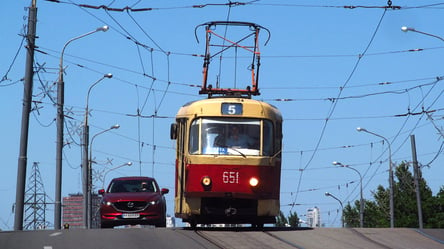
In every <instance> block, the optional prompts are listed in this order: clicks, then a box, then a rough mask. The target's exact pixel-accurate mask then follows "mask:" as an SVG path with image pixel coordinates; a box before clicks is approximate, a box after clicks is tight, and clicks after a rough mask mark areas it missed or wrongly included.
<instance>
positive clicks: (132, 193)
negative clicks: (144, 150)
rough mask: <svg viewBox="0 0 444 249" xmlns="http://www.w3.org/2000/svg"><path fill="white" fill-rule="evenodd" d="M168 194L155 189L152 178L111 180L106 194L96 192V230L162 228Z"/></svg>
mask: <svg viewBox="0 0 444 249" xmlns="http://www.w3.org/2000/svg"><path fill="white" fill-rule="evenodd" d="M168 192H169V190H168V189H166V188H162V189H160V188H159V185H157V182H156V180H155V179H154V178H151V177H143V176H132V177H119V178H114V179H113V180H111V182H110V184H109V186H108V188H107V190H106V191H105V190H104V189H100V190H99V195H102V200H101V203H100V218H101V220H100V226H101V228H112V227H114V226H121V225H137V224H139V225H154V226H156V227H165V226H166V201H165V197H164V195H165V194H167V193H168Z"/></svg>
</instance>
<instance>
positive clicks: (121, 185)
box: [108, 180, 157, 193]
mask: <svg viewBox="0 0 444 249" xmlns="http://www.w3.org/2000/svg"><path fill="white" fill-rule="evenodd" d="M156 191H157V189H156V184H155V183H154V181H149V180H116V181H113V182H111V185H110V186H109V188H108V192H109V193H122V192H156Z"/></svg>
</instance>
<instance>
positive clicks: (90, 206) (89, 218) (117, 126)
mask: <svg viewBox="0 0 444 249" xmlns="http://www.w3.org/2000/svg"><path fill="white" fill-rule="evenodd" d="M119 128H120V125H118V124H115V125H113V126H111V127H110V128H108V129H106V130H103V131H101V132H99V133H97V134H95V135H94V136H93V137H92V138H91V144H90V145H89V154H88V158H89V160H88V183H87V184H88V186H87V187H88V189H87V190H88V202H87V209H88V210H87V221H88V222H87V225H88V226H87V228H88V229H89V228H91V220H92V219H91V218H92V145H93V142H94V139H95V138H96V137H97V136H98V135H100V134H103V133H105V132H107V131H110V130H113V129H119Z"/></svg>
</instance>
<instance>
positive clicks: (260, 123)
mask: <svg viewBox="0 0 444 249" xmlns="http://www.w3.org/2000/svg"><path fill="white" fill-rule="evenodd" d="M189 141H190V143H189V151H190V153H191V154H207V155H241V156H247V155H256V156H258V155H264V156H268V155H271V154H272V149H273V125H272V122H271V121H269V120H260V119H234V118H225V119H222V118H200V119H196V120H194V121H193V123H192V124H191V129H190V140H189Z"/></svg>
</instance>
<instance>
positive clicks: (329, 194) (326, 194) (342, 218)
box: [325, 192, 344, 227]
mask: <svg viewBox="0 0 444 249" xmlns="http://www.w3.org/2000/svg"><path fill="white" fill-rule="evenodd" d="M325 196H330V197H331V198H333V199H335V200H337V201H338V202H339V205H341V224H342V227H344V206H343V205H342V201H341V200H339V199H338V198H337V197H336V196H334V195H332V194H331V193H329V192H325Z"/></svg>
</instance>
